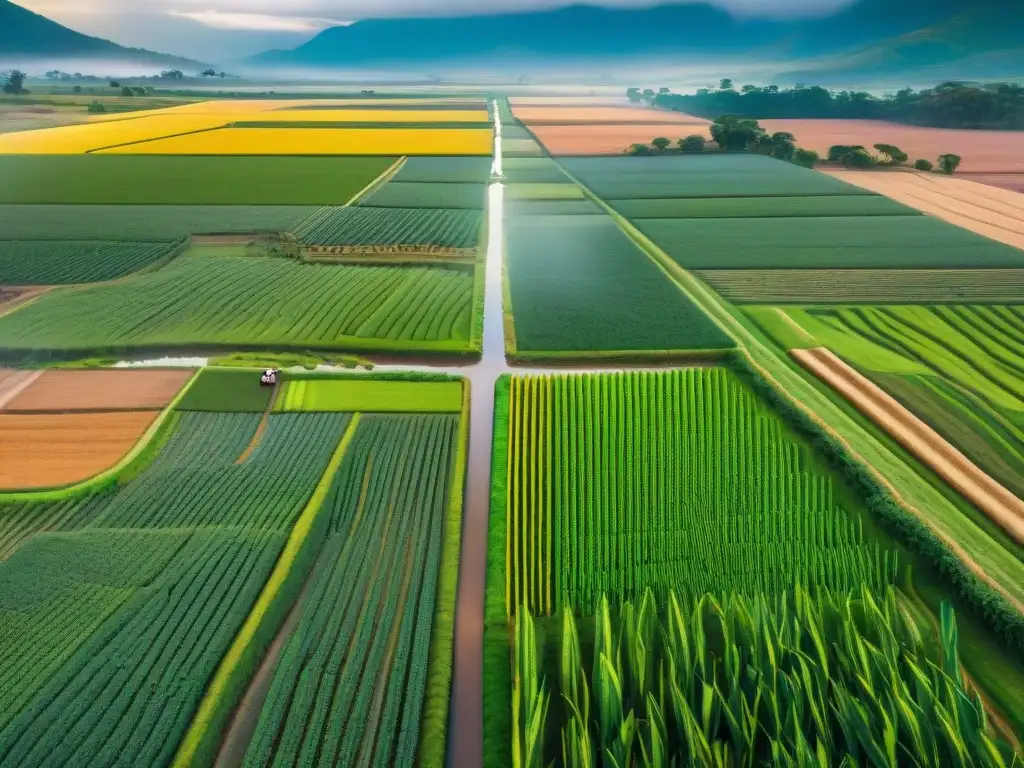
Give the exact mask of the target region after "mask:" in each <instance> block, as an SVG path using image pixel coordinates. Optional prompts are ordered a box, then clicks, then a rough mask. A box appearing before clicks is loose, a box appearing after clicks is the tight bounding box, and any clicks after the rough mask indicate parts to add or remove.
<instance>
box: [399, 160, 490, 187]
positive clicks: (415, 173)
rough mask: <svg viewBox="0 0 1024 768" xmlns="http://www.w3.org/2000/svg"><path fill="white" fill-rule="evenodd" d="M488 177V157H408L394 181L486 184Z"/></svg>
mask: <svg viewBox="0 0 1024 768" xmlns="http://www.w3.org/2000/svg"><path fill="white" fill-rule="evenodd" d="M490 175H491V158H489V157H410V158H408V159H406V161H405V162H404V163H403V164H402V167H401V168H399V169H398V173H396V174H395V175H394V181H397V182H403V183H404V182H430V183H438V182H445V183H453V182H462V183H482V184H486V183H487V179H488V178H489V177H490Z"/></svg>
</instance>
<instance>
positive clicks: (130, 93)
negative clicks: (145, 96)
mask: <svg viewBox="0 0 1024 768" xmlns="http://www.w3.org/2000/svg"><path fill="white" fill-rule="evenodd" d="M121 95H122V96H134V95H135V91H133V90H132V89H131V88H129V87H128V86H127V85H126V86H125V87H124V88H122V89H121Z"/></svg>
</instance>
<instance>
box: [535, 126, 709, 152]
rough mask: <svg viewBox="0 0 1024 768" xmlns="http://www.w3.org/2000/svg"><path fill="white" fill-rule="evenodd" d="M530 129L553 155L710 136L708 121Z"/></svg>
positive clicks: (616, 150) (624, 148) (619, 150)
mask: <svg viewBox="0 0 1024 768" xmlns="http://www.w3.org/2000/svg"><path fill="white" fill-rule="evenodd" d="M530 130H531V131H533V133H534V134H535V135H536V136H537V138H538V139H539V140H540V143H541V144H543V145H544V146H545V147H546V148H547V150H548V152H550V153H551V154H552V155H621V154H622V153H623V152H624V151H626V149H628V148H629V145H630V144H650V143H651V140H652V139H656V138H658V137H664V138H666V139H670V140H671V141H672V143H673V144H675V142H676V141H677V140H678V139H682V138H685V137H686V136H692V135H695V134H696V135H700V136H703V137H704V138H705V139H710V138H711V134H710V132H709V130H708V127H707V125H705V124H699V125H698V124H691V125H685V124H677V125H667V124H666V125H637V124H635V123H634V124H628V125H537V124H531V125H530Z"/></svg>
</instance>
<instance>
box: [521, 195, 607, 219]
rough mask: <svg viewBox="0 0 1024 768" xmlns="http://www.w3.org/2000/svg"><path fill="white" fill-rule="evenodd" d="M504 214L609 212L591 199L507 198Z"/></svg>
mask: <svg viewBox="0 0 1024 768" xmlns="http://www.w3.org/2000/svg"><path fill="white" fill-rule="evenodd" d="M504 214H505V218H506V219H514V218H517V217H522V218H525V217H528V216H541V215H547V216H551V215H557V216H595V215H598V216H604V217H606V218H607V216H608V214H606V213H605V212H604V210H603V209H602V208H600V207H598V205H597V203H595V202H594V201H593V200H589V199H580V200H507V199H506V200H505V202H504Z"/></svg>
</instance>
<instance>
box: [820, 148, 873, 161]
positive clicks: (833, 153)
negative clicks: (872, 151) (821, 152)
mask: <svg viewBox="0 0 1024 768" xmlns="http://www.w3.org/2000/svg"><path fill="white" fill-rule="evenodd" d="M859 149H864V150H866V149H867V148H866V147H862V146H861V145H860V144H834V145H832V146H831V147H829V148H828V159H829V162H833V163H840V162H842V160H843V158H844V157H846V156H847V155H848V154H850V153H851V152H856V151H857V150H859Z"/></svg>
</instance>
